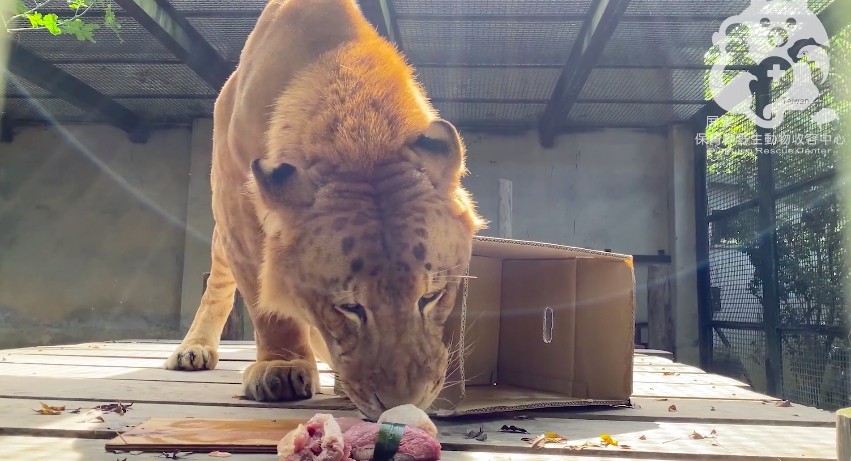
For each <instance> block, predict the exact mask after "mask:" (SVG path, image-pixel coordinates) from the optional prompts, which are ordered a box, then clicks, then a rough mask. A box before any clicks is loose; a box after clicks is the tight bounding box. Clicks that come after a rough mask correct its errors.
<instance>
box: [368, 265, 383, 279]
mask: <svg viewBox="0 0 851 461" xmlns="http://www.w3.org/2000/svg"><path fill="white" fill-rule="evenodd" d="M379 272H381V266H375V267H373V268H372V270H371V271H369V276H370V277H375V276H376V275H378V273H379Z"/></svg>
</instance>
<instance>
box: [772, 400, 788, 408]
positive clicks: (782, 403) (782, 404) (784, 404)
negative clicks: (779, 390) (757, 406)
mask: <svg viewBox="0 0 851 461" xmlns="http://www.w3.org/2000/svg"><path fill="white" fill-rule="evenodd" d="M774 406H775V407H791V406H792V402H790V401H788V400H781V401H779V402H775V403H774Z"/></svg>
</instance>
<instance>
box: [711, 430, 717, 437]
mask: <svg viewBox="0 0 851 461" xmlns="http://www.w3.org/2000/svg"><path fill="white" fill-rule="evenodd" d="M716 435H718V433H717V432H715V429H712V432H710V433H709V436H710V437H715V436H716Z"/></svg>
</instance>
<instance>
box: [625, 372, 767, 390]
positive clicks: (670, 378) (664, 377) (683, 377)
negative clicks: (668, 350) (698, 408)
mask: <svg viewBox="0 0 851 461" xmlns="http://www.w3.org/2000/svg"><path fill="white" fill-rule="evenodd" d="M632 376H633V378H632V379H633V380H634V381H635V382H640V383H667V384H702V385H705V386H706V385H708V386H718V385H725V386H738V387H745V388H749V387H750V386H749V385H747V384H746V383H743V382H741V381H737V380H735V379H733V378H728V377H726V376H720V375H714V374H709V373H706V374H699V373H682V374H680V373H673V374H664V373H650V372H642V371H637V372H635V373H633V375H632Z"/></svg>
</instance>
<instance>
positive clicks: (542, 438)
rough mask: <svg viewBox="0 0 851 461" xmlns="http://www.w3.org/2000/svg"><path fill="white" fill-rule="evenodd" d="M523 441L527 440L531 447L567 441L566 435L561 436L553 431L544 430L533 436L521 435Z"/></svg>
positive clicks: (541, 446)
mask: <svg viewBox="0 0 851 461" xmlns="http://www.w3.org/2000/svg"><path fill="white" fill-rule="evenodd" d="M520 440H522V441H524V442H529V443H530V444H531V445H532V448H543V447H544V446H545V445H546V444H548V443H564V442H567V438H566V437H562V436H561V435H559V434H556V433H555V432H544V433H543V434H541V435H539V436H537V437H535V438H529V437H523V438H522V439H520Z"/></svg>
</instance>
